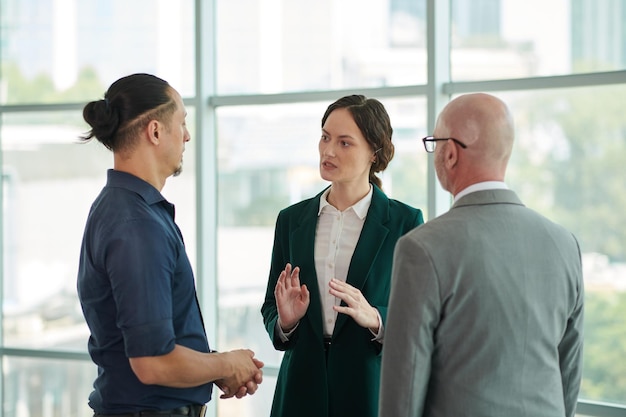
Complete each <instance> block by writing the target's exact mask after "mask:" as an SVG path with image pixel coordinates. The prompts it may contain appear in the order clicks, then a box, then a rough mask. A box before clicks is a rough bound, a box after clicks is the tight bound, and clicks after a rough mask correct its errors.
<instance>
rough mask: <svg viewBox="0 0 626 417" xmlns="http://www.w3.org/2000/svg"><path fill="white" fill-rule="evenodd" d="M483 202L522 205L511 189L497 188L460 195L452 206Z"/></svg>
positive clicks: (473, 204)
mask: <svg viewBox="0 0 626 417" xmlns="http://www.w3.org/2000/svg"><path fill="white" fill-rule="evenodd" d="M483 204H518V205H520V206H523V205H524V204H523V203H522V201H521V200H520V199H519V197H518V196H517V194H516V193H515V192H514V191H513V190H507V189H502V188H498V189H491V190H482V191H475V192H473V193H469V194H467V195H465V196H463V197H461V198H460V199H459V200H458V201H457V202H456V203H454V205H453V206H452V208H453V209H454V208H457V207H464V206H475V205H483Z"/></svg>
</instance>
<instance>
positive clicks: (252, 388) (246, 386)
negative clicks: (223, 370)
mask: <svg viewBox="0 0 626 417" xmlns="http://www.w3.org/2000/svg"><path fill="white" fill-rule="evenodd" d="M217 355H224V358H225V360H226V363H227V366H228V367H230V368H231V372H229V373H230V374H231V376H229V377H227V378H223V379H219V380H217V381H215V384H216V385H217V386H218V387H219V388H220V389H221V390H222V392H223V394H222V395H220V398H232V397H237V398H243V397H245V396H246V395H252V394H254V393H255V392H256V390H257V388H258V386H259V384H260V383H261V382H263V371H261V368H263V366H264V364H263V362H261V361H260V360H258V359H256V358H255V357H254V352H252V351H251V350H249V349H239V350H233V351H230V352H224V353H217Z"/></svg>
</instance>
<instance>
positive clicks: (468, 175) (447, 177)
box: [433, 93, 514, 194]
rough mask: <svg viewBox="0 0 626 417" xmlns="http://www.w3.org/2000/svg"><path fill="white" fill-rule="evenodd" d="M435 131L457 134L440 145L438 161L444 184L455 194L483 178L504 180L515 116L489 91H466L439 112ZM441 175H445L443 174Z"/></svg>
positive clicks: (441, 134)
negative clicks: (471, 92) (473, 92)
mask: <svg viewBox="0 0 626 417" xmlns="http://www.w3.org/2000/svg"><path fill="white" fill-rule="evenodd" d="M433 135H434V136H435V137H437V138H455V139H457V140H459V141H461V142H462V143H464V144H465V145H467V148H465V149H462V148H461V147H460V146H458V145H456V144H454V142H452V141H448V142H445V143H441V144H440V145H437V148H436V150H435V154H436V155H435V162H436V165H440V166H437V174H438V176H439V179H440V181H441V183H442V186H443V187H444V188H445V189H446V190H448V191H450V192H451V193H453V194H456V193H457V192H459V191H461V190H462V189H463V188H465V187H467V186H469V185H472V184H475V183H477V182H482V181H503V180H504V174H505V172H506V166H507V163H508V161H509V157H510V156H511V150H512V148H513V137H514V127H513V118H512V116H511V113H510V112H509V109H508V107H507V105H506V104H505V103H504V102H503V101H502V100H500V99H499V98H497V97H494V96H492V95H489V94H484V93H476V94H466V95H463V96H460V97H457V98H455V99H454V100H452V101H450V103H448V104H447V105H446V106H445V107H444V109H443V110H442V111H441V113H440V114H439V118H438V119H437V124H436V126H435V131H434V132H433ZM442 176H443V177H444V178H442Z"/></svg>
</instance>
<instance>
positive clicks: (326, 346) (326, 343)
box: [324, 337, 332, 352]
mask: <svg viewBox="0 0 626 417" xmlns="http://www.w3.org/2000/svg"><path fill="white" fill-rule="evenodd" d="M331 341H332V339H331V338H330V337H325V338H324V350H325V351H326V352H328V349H330V343H331Z"/></svg>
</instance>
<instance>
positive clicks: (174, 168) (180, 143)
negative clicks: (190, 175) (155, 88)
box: [163, 90, 191, 176]
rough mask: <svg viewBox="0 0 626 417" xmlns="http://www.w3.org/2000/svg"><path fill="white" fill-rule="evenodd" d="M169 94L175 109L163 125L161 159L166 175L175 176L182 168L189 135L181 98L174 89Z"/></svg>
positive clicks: (189, 138)
mask: <svg viewBox="0 0 626 417" xmlns="http://www.w3.org/2000/svg"><path fill="white" fill-rule="evenodd" d="M171 95H172V98H173V100H174V101H175V102H176V110H175V111H174V113H173V114H172V116H171V118H170V120H169V123H167V125H166V127H165V135H164V137H163V146H164V152H163V160H164V164H165V165H164V169H167V171H168V173H169V174H168V175H173V176H177V175H179V174H180V173H181V172H182V170H183V152H185V143H187V142H189V140H191V137H190V136H189V131H188V130H187V124H186V116H187V112H186V110H185V106H184V104H183V100H182V98H181V97H180V95H179V94H178V93H177V92H176V91H175V90H172V93H171Z"/></svg>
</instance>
